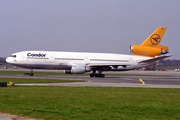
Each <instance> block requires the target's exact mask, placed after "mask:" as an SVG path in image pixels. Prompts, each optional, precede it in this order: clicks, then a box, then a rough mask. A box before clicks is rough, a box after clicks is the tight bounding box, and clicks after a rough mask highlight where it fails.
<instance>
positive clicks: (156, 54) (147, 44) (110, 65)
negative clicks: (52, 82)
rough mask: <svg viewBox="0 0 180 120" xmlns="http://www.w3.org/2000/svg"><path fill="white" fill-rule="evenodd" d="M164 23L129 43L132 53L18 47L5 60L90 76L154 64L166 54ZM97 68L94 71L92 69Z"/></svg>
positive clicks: (20, 64)
mask: <svg viewBox="0 0 180 120" xmlns="http://www.w3.org/2000/svg"><path fill="white" fill-rule="evenodd" d="M166 29H167V28H166V27H159V28H157V29H156V30H155V31H154V32H153V33H152V34H151V35H150V36H149V37H148V38H147V39H146V40H145V41H144V42H143V43H142V44H141V45H133V46H130V52H131V53H133V54H134V55H124V54H111V53H87V52H58V51H22V52H16V53H13V54H11V55H10V57H8V58H7V59H6V61H7V63H9V64H12V65H15V66H20V67H24V68H29V69H31V73H30V75H31V76H33V69H54V70H64V72H65V73H67V74H83V73H86V72H92V73H91V74H90V77H105V75H104V74H102V72H103V71H128V70H134V69H140V68H143V67H149V66H154V65H156V64H157V63H158V62H159V60H162V59H165V58H167V57H170V56H172V55H163V54H167V53H169V52H168V49H169V48H168V46H161V45H159V44H160V42H161V40H162V38H163V36H164V34H165V32H166ZM96 72H98V73H96Z"/></svg>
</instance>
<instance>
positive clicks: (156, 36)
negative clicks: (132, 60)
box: [130, 27, 169, 57]
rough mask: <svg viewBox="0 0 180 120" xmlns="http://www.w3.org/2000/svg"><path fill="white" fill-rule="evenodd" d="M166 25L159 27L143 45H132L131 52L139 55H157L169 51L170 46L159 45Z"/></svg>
mask: <svg viewBox="0 0 180 120" xmlns="http://www.w3.org/2000/svg"><path fill="white" fill-rule="evenodd" d="M166 29H167V28H166V27H159V28H158V29H157V30H156V31H154V32H153V34H151V35H150V36H149V37H148V38H147V39H146V40H145V41H144V42H143V43H142V44H141V45H133V46H130V52H131V53H133V54H134V55H137V56H147V57H155V56H159V55H162V54H167V53H168V49H169V48H168V46H161V45H159V44H160V42H161V40H162V38H163V36H164V33H165V32H166Z"/></svg>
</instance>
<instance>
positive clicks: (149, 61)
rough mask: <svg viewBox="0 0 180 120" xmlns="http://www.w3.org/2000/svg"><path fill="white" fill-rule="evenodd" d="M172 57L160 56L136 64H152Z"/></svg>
mask: <svg viewBox="0 0 180 120" xmlns="http://www.w3.org/2000/svg"><path fill="white" fill-rule="evenodd" d="M171 56H172V55H164V56H160V57H157V58H152V59H148V60H143V61H140V62H138V63H152V62H157V61H159V60H162V59H165V58H168V57H171Z"/></svg>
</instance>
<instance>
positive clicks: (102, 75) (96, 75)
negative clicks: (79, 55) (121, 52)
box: [95, 74, 105, 77]
mask: <svg viewBox="0 0 180 120" xmlns="http://www.w3.org/2000/svg"><path fill="white" fill-rule="evenodd" d="M95 77H105V75H104V74H95Z"/></svg>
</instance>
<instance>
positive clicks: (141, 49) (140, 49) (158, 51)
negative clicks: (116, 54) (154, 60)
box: [129, 45, 168, 57]
mask: <svg viewBox="0 0 180 120" xmlns="http://www.w3.org/2000/svg"><path fill="white" fill-rule="evenodd" d="M129 50H130V52H131V53H133V54H134V55H138V56H148V57H155V56H159V55H162V54H167V53H168V47H167V46H153V47H149V46H142V45H133V46H130V49H129Z"/></svg>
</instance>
